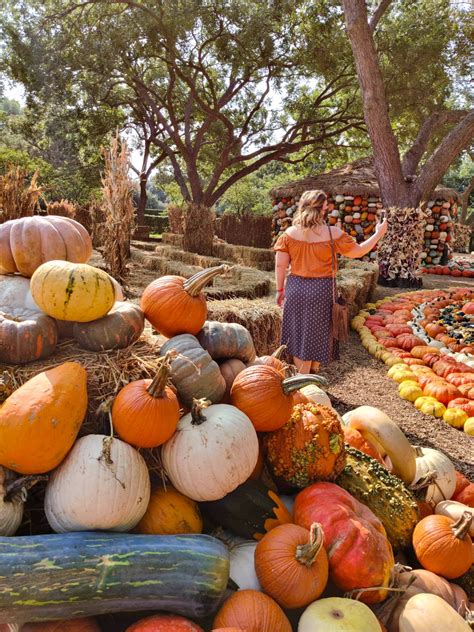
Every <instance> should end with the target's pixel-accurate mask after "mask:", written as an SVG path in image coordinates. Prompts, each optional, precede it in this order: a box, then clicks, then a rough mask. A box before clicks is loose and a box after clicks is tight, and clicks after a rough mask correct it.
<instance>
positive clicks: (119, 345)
mask: <svg viewBox="0 0 474 632" xmlns="http://www.w3.org/2000/svg"><path fill="white" fill-rule="evenodd" d="M144 327H145V315H144V313H143V312H142V310H141V309H140V308H139V307H138V305H135V304H134V303H127V302H122V301H121V302H116V303H115V304H114V306H113V307H112V309H111V310H110V312H109V313H108V314H106V315H105V316H103V317H102V318H98V319H97V320H92V321H90V322H87V323H74V326H73V328H72V333H73V337H74V339H75V340H76V342H77V344H78V345H79V346H80V347H81V348H82V349H88V350H89V351H108V350H111V349H124V348H125V347H128V346H129V345H131V344H132V343H133V342H135V341H136V340H138V338H140V336H141V334H142V332H143V329H144Z"/></svg>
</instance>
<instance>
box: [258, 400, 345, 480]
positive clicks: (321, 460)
mask: <svg viewBox="0 0 474 632" xmlns="http://www.w3.org/2000/svg"><path fill="white" fill-rule="evenodd" d="M263 445H264V450H265V456H266V461H267V465H268V467H269V469H270V473H271V474H272V476H273V477H274V478H275V479H276V481H282V482H283V483H284V484H287V485H289V486H290V487H297V488H299V489H302V488H303V487H307V486H308V485H309V484H310V483H314V482H315V481H317V480H330V479H334V478H335V477H336V476H337V475H338V474H340V472H341V471H342V469H343V468H344V465H345V454H344V433H343V431H342V427H341V422H340V421H339V419H338V417H337V415H336V413H335V412H334V411H332V410H330V409H329V408H327V406H323V405H322V404H313V403H311V404H299V405H297V406H295V407H294V408H293V412H292V414H291V417H290V419H289V420H288V421H287V422H286V424H285V425H284V426H283V427H282V428H280V429H279V430H275V431H274V432H268V433H265V435H264V437H263Z"/></svg>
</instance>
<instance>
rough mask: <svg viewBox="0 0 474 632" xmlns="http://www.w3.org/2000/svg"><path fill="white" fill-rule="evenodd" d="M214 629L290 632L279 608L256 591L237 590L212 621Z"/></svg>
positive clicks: (288, 624) (268, 598)
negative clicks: (230, 628)
mask: <svg viewBox="0 0 474 632" xmlns="http://www.w3.org/2000/svg"><path fill="white" fill-rule="evenodd" d="M214 627H215V628H225V627H236V628H237V629H244V630H247V631H248V632H291V625H290V622H289V621H288V619H287V617H286V615H285V613H284V612H283V610H282V609H281V608H280V606H279V605H278V604H277V603H276V602H275V601H274V600H273V599H272V598H271V597H269V596H268V595H265V594H264V593H261V592H257V591H256V590H239V591H238V592H236V593H234V594H233V595H231V597H229V599H227V601H226V602H225V603H224V605H223V606H222V607H221V609H220V610H219V612H218V613H217V615H216V618H215V620H214Z"/></svg>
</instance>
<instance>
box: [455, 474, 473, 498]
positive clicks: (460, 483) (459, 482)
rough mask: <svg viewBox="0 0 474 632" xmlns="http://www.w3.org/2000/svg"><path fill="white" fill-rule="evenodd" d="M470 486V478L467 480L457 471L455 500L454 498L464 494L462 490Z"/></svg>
mask: <svg viewBox="0 0 474 632" xmlns="http://www.w3.org/2000/svg"><path fill="white" fill-rule="evenodd" d="M469 484H470V481H469V479H468V478H466V477H465V476H464V474H462V473H461V472H458V470H456V488H455V490H454V494H453V496H452V497H453V498H454V496H457V494H459V493H460V492H462V490H463V489H464V488H465V487H467V486H468V485H469Z"/></svg>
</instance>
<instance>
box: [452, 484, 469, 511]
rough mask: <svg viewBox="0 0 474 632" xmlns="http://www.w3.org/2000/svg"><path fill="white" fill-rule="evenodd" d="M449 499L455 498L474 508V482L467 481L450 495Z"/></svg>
mask: <svg viewBox="0 0 474 632" xmlns="http://www.w3.org/2000/svg"><path fill="white" fill-rule="evenodd" d="M451 500H455V501H456V502H458V503H463V505H467V506H468V507H473V508H474V483H469V485H467V486H466V487H465V488H464V489H462V490H461V491H460V492H459V493H458V494H456V495H455V496H453V497H452V499H451Z"/></svg>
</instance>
